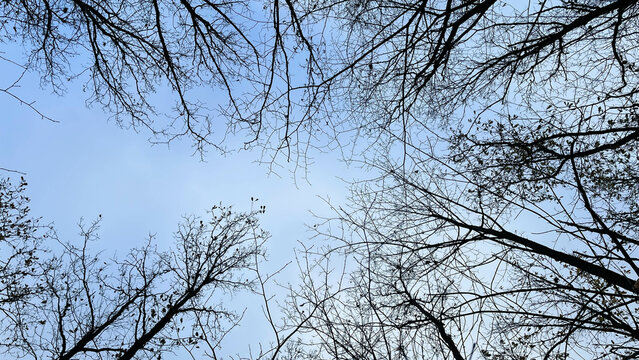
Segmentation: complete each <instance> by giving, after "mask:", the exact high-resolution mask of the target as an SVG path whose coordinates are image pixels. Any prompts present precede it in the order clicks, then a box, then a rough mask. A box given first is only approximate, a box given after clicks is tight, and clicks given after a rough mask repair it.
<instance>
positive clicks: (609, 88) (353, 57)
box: [290, 1, 639, 359]
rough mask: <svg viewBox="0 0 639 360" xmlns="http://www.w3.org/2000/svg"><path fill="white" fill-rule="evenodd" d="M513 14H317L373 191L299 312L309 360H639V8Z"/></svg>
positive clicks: (593, 5)
mask: <svg viewBox="0 0 639 360" xmlns="http://www.w3.org/2000/svg"><path fill="white" fill-rule="evenodd" d="M512 4H513V3H512V2H510V3H509V2H500V1H418V2H392V3H381V2H355V3H345V4H344V3H338V2H324V3H323V6H319V7H318V8H319V9H321V10H318V11H324V12H325V13H327V14H331V15H332V16H333V17H334V18H335V19H336V22H338V23H339V24H340V25H341V26H342V28H341V29H345V31H347V35H345V36H344V37H343V39H346V40H345V42H344V43H343V44H342V45H343V46H342V47H341V48H336V49H337V50H336V52H339V53H340V54H342V55H343V56H342V57H337V56H336V57H334V59H338V60H336V61H335V63H334V64H333V66H334V68H335V67H336V68H338V69H341V70H338V71H336V72H334V75H333V76H332V77H330V78H328V79H327V80H326V82H325V84H326V86H332V87H333V91H337V92H339V93H341V94H342V95H343V97H342V99H348V100H349V102H348V103H347V104H346V105H345V106H343V108H344V109H345V110H346V111H347V112H348V117H350V120H349V122H348V123H345V124H347V125H348V124H351V125H353V124H354V125H356V126H357V127H358V128H357V129H358V130H357V132H356V135H357V136H361V135H362V134H364V135H365V139H368V141H370V142H372V143H374V144H376V145H377V146H375V147H372V148H369V150H368V151H367V152H364V156H363V159H362V162H363V163H364V165H365V166H368V167H369V168H370V169H371V170H372V171H374V173H375V174H376V175H377V176H378V177H375V178H373V179H372V180H370V181H366V182H361V183H358V184H355V186H354V188H353V198H352V202H351V207H350V208H347V209H344V210H341V209H338V210H337V211H338V214H339V216H338V219H337V221H338V223H339V224H341V227H339V226H335V223H334V222H329V224H330V227H328V228H324V229H322V227H320V233H321V234H323V235H325V236H327V237H328V238H329V239H332V242H329V243H328V249H325V250H322V251H320V250H317V249H314V250H313V253H311V254H309V255H313V256H311V258H312V259H311V261H310V263H313V261H317V262H318V263H317V264H322V266H321V267H317V266H318V265H316V267H315V268H314V269H315V271H314V272H312V274H315V275H316V274H318V273H320V274H324V278H322V277H321V276H320V277H319V278H318V277H317V276H315V277H311V275H305V276H304V279H305V281H304V285H303V286H302V287H301V288H300V289H299V290H297V291H296V297H293V299H296V300H291V301H292V304H297V305H298V306H297V307H293V306H290V309H291V316H292V317H297V318H299V319H303V318H304V316H303V314H302V312H301V311H302V310H301V308H300V306H301V305H304V306H306V304H311V305H313V306H319V308H320V309H321V311H315V312H314V316H313V317H312V318H311V320H310V321H307V322H306V325H307V326H306V327H305V330H306V331H308V336H309V339H311V340H308V341H306V344H307V345H308V348H307V349H306V356H307V357H308V358H313V357H322V356H323V357H324V358H335V357H338V358H341V357H343V358H388V359H391V358H430V357H435V358H456V359H461V358H465V359H467V358H471V357H473V358H477V357H484V358H498V359H499V358H501V359H532V358H542V359H565V358H601V359H608V358H610V359H612V358H636V357H637V356H639V347H637V340H638V338H637V336H638V333H637V328H638V326H637V320H638V319H637V316H636V313H637V306H636V302H637V296H638V294H639V285H637V284H639V282H637V278H638V277H639V258H638V257H637V244H638V243H637V234H638V230H639V228H638V225H639V224H638V223H637V220H636V219H637V213H638V211H639V206H638V204H637V194H638V193H639V188H638V187H637V186H638V185H637V184H638V182H637V179H638V178H639V158H638V157H637V140H638V139H639V137H638V134H639V132H637V131H638V130H639V128H638V126H639V115H638V111H637V104H638V101H637V80H638V78H637V75H638V71H639V69H638V68H637V67H636V65H635V63H636V62H637V59H638V56H639V54H638V53H637V44H639V42H638V41H637V40H638V39H637V32H636V29H637V15H638V14H639V6H638V5H637V3H636V2H635V1H607V2H574V1H542V2H538V3H534V4H533V3H530V4H521V7H518V6H519V5H512ZM344 116H346V115H344ZM369 134H370V135H369ZM370 149H372V151H371V150H370ZM340 254H341V257H340V256H339V255H340ZM335 258H337V259H342V260H344V259H346V264H347V266H346V267H345V268H344V270H341V271H340V268H339V267H338V266H336V264H338V263H341V262H340V261H336V260H335ZM313 259H315V260H313ZM327 259H328V260H327ZM335 272H337V273H338V274H339V273H343V275H341V276H343V279H344V280H343V282H341V283H340V282H336V281H335V279H334V275H331V274H335ZM341 276H338V278H341ZM327 299H328V300H327ZM313 337H314V338H313ZM302 339H304V338H302ZM312 339H317V340H316V341H313V340H312Z"/></svg>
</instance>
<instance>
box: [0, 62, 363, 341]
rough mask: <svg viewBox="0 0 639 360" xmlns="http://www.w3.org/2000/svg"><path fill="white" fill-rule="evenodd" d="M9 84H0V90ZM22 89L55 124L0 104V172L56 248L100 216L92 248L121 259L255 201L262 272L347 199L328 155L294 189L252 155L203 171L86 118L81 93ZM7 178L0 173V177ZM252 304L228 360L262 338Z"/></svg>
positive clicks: (185, 156) (182, 145)
mask: <svg viewBox="0 0 639 360" xmlns="http://www.w3.org/2000/svg"><path fill="white" fill-rule="evenodd" d="M0 71H2V72H3V73H4V74H12V73H15V72H16V71H17V69H16V68H15V67H13V66H11V65H8V64H6V63H5V64H0ZM10 80H11V79H10V78H9V77H5V79H4V80H3V81H5V83H3V84H0V86H6V85H7V82H8V81H10ZM21 84H22V86H21V88H20V89H18V90H17V93H19V94H21V96H23V97H24V99H25V100H36V101H37V102H36V104H35V105H36V106H37V108H38V109H39V110H40V111H42V112H43V113H45V114H46V115H47V116H50V117H52V118H54V119H56V120H58V121H59V123H52V122H49V121H47V120H44V119H41V118H39V117H38V115H37V114H35V113H34V112H33V111H31V110H29V109H28V108H27V107H26V106H24V105H20V104H19V103H18V102H17V101H15V100H14V99H12V98H10V97H9V96H6V95H0V106H1V108H2V109H3V126H2V129H1V130H0V167H3V168H9V169H14V170H18V171H21V172H24V173H26V176H25V178H26V179H27V181H28V182H29V186H28V195H29V196H30V197H31V198H32V201H31V208H32V214H33V215H35V216H42V217H43V220H44V222H52V223H53V224H54V225H55V228H56V230H57V232H58V235H59V237H60V239H62V240H80V238H79V237H78V236H77V234H78V227H77V223H78V221H79V220H80V218H82V217H84V218H85V219H86V220H87V221H90V220H92V219H95V218H96V217H97V216H98V214H102V219H103V220H102V223H101V229H100V236H101V240H100V242H99V243H98V244H96V246H97V248H96V249H95V250H99V249H104V250H106V251H105V254H111V253H113V252H117V253H118V254H119V255H121V256H123V255H125V254H126V253H127V252H128V249H130V248H131V247H134V246H139V245H142V244H143V243H144V241H145V239H146V238H147V236H148V234H149V233H154V234H157V238H156V239H157V241H158V244H160V246H164V245H167V244H169V243H170V241H171V240H172V232H173V231H175V229H176V225H177V223H178V222H179V221H180V219H181V217H182V216H183V215H189V214H196V215H200V216H205V215H206V211H207V209H209V208H210V207H211V206H212V205H214V204H217V203H220V202H222V203H223V204H225V205H234V206H235V209H236V210H239V211H241V210H249V209H250V206H251V201H250V198H251V197H257V198H259V199H260V201H259V203H260V205H266V207H267V212H266V214H265V215H263V216H262V226H263V228H265V229H266V230H267V231H269V232H270V233H271V235H272V237H271V239H270V241H269V243H268V253H269V254H270V259H269V263H268V264H266V265H265V270H266V271H268V270H269V269H271V270H272V269H275V268H278V267H280V266H281V265H283V264H285V263H286V262H287V261H290V260H293V256H294V253H293V248H294V247H295V246H296V245H297V242H298V241H305V239H307V238H308V237H309V235H310V234H309V233H308V231H307V228H306V225H305V224H308V223H312V222H313V217H312V216H311V215H310V213H309V211H313V212H314V213H316V214H320V215H321V214H325V215H328V214H330V213H331V212H330V210H329V208H328V206H326V204H325V202H324V200H322V198H327V197H330V199H331V200H332V201H334V204H340V203H342V202H343V200H344V198H345V196H346V194H347V187H346V186H345V184H344V183H343V182H342V181H341V180H339V179H338V178H337V176H338V175H339V176H341V177H346V178H349V177H352V176H351V171H352V170H349V169H347V168H346V167H345V166H344V165H343V164H342V163H341V162H339V161H338V155H337V154H330V153H328V154H324V155H321V154H314V155H315V159H314V161H315V163H314V164H313V165H311V168H310V169H309V170H310V171H309V177H308V179H307V180H305V179H303V178H299V177H298V179H297V181H294V179H292V177H291V173H290V171H289V170H290V169H287V168H286V166H285V167H284V168H282V169H281V170H280V173H279V174H277V175H279V176H277V175H273V174H271V175H270V176H269V174H268V168H267V167H266V166H264V165H259V164H257V163H256V162H255V160H257V159H258V158H259V154H260V153H259V151H254V152H246V151H243V152H240V153H234V154H230V155H227V156H220V155H219V154H217V153H216V152H215V151H211V152H209V153H208V154H207V156H206V158H205V161H204V162H203V161H201V160H200V158H199V156H197V155H196V156H193V150H192V148H191V147H190V144H189V143H188V142H187V141H182V142H175V143H173V144H172V145H171V147H170V148H168V147H167V146H165V145H155V146H152V145H151V144H150V143H149V142H148V141H147V139H148V137H149V134H148V133H147V132H145V131H143V130H141V131H140V133H136V132H134V131H132V130H123V129H120V128H118V127H117V126H116V124H114V123H113V121H110V122H109V121H108V115H107V114H105V113H104V112H103V111H102V110H101V109H100V108H99V107H93V108H92V109H88V108H87V107H86V106H85V99H86V94H83V93H82V92H81V90H80V88H81V84H73V85H72V86H71V87H70V89H69V92H68V93H67V94H65V95H64V96H63V97H59V96H57V95H51V94H50V90H49V89H47V88H45V89H40V86H39V78H38V77H37V76H35V75H31V76H27V77H25V78H24V79H23V81H22V82H21ZM231 140H232V139H231ZM239 141H241V139H240V140H239ZM258 150H259V149H258ZM290 166H291V168H292V166H293V164H290ZM8 175H10V174H9V173H7V172H5V171H0V176H2V177H6V176H8ZM295 271H296V269H295V268H291V269H290V271H288V272H287V273H284V274H282V276H281V277H280V279H279V280H280V281H281V282H284V283H285V282H287V281H288V280H294V276H295ZM275 290H276V288H273V291H275ZM255 300H259V299H255V298H253V299H244V300H241V301H240V302H239V303H240V304H242V305H241V306H247V307H254V308H255V309H254V310H255V311H252V312H249V313H247V317H246V319H245V323H246V324H248V326H247V327H244V329H250V335H251V336H250V337H248V338H247V337H246V334H245V333H243V331H246V330H243V329H238V330H237V331H236V333H235V336H232V337H230V338H229V341H228V342H227V344H228V346H229V348H227V350H228V351H231V352H232V353H236V352H244V351H245V350H247V348H246V345H247V344H245V343H244V342H245V340H246V339H254V340H253V341H252V343H253V345H255V343H256V341H258V340H259V338H260V336H259V331H257V329H262V330H261V331H265V332H267V331H268V328H267V326H266V322H265V320H264V319H263V317H262V315H261V310H259V306H260V304H259V303H251V301H255ZM236 301H237V300H236ZM231 347H232V348H233V349H234V350H230V348H231Z"/></svg>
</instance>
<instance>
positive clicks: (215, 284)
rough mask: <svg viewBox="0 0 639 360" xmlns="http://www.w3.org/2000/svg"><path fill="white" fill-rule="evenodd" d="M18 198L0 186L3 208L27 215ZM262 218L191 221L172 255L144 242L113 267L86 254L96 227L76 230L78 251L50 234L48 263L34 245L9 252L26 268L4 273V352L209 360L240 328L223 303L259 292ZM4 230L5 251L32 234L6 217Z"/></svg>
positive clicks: (226, 214)
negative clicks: (53, 244)
mask: <svg viewBox="0 0 639 360" xmlns="http://www.w3.org/2000/svg"><path fill="white" fill-rule="evenodd" d="M23 184H24V183H23ZM22 189H23V185H21V186H19V187H18V188H17V189H16V188H12V187H10V186H9V185H8V182H3V192H2V198H3V208H6V209H14V208H17V210H15V212H18V213H21V214H23V215H26V212H27V208H26V207H25V206H26V205H25V201H26V199H25V198H20V196H21V195H20V192H21V191H22ZM5 200H6V202H5ZM4 205H6V206H4ZM10 211H14V210H10ZM260 212H262V211H261V210H260V211H258V212H251V213H235V212H233V211H231V209H230V208H226V207H214V208H213V210H212V211H211V219H210V221H207V222H204V221H203V220H200V219H199V218H195V217H190V218H186V219H185V220H184V222H182V223H181V224H180V225H179V228H178V231H177V232H176V234H175V238H176V243H175V247H174V248H173V249H172V250H170V251H167V252H160V251H158V250H156V249H155V247H154V245H153V244H152V241H151V240H152V239H149V241H148V243H147V245H146V246H145V247H143V248H139V249H134V250H132V251H131V252H130V253H129V255H128V256H127V257H125V258H124V259H119V260H118V259H107V258H105V257H104V255H103V254H99V253H94V252H92V251H91V248H92V247H94V246H95V245H94V244H93V242H94V241H95V240H97V231H98V228H99V226H98V225H99V219H98V220H96V221H95V222H92V223H91V224H90V225H88V226H86V225H81V230H82V235H83V241H82V242H81V243H80V244H77V245H76V244H73V243H66V242H60V241H59V240H57V237H56V236H55V235H54V234H52V236H51V237H50V239H49V241H57V242H58V243H59V245H60V247H61V250H59V251H55V250H51V251H50V252H49V253H46V254H45V253H44V250H43V249H45V246H46V245H47V244H43V243H41V242H39V243H38V244H36V246H34V249H33V250H30V249H29V251H33V252H27V253H24V251H23V249H21V248H19V247H14V249H13V252H11V251H8V252H7V253H8V254H10V256H9V258H10V260H12V261H18V260H19V261H21V262H24V263H20V264H16V265H15V266H13V267H10V266H5V268H4V273H3V283H4V284H6V286H4V287H3V298H2V299H3V301H2V305H1V310H2V312H3V315H4V316H3V318H2V323H3V331H2V334H3V341H2V352H3V353H5V354H7V355H10V356H14V357H17V358H31V359H38V358H43V357H45V358H54V359H77V358H83V359H93V358H95V359H98V358H104V357H105V356H107V357H115V358H118V359H132V358H161V357H162V355H163V354H166V353H167V352H171V351H174V350H177V349H180V348H181V349H185V350H186V351H189V352H195V353H196V354H199V355H200V356H207V355H208V356H210V357H212V358H216V351H219V346H220V342H221V340H222V339H223V337H224V336H225V335H226V333H227V332H228V331H229V330H230V329H232V328H233V327H234V326H235V325H237V323H238V321H239V320H240V319H241V316H240V315H238V314H236V313H234V309H226V307H225V306H224V305H223V299H224V298H225V297H226V296H227V295H228V294H237V293H238V292H240V291H251V290H252V289H254V286H255V285H256V283H255V281H256V279H255V277H254V271H255V261H260V258H261V257H262V256H263V250H262V245H263V243H264V241H265V240H266V238H267V234H266V233H265V232H263V231H262V230H260V229H259V227H258V224H257V215H258V213H260ZM5 213H6V211H5ZM16 228H20V230H19V232H20V234H19V235H18V230H13V229H16ZM2 229H3V239H6V241H7V243H8V244H12V242H13V243H15V241H14V238H15V237H16V236H33V231H34V230H35V229H37V227H36V226H35V224H34V223H30V222H29V221H26V220H25V219H23V218H20V217H18V218H16V217H15V216H13V217H11V216H9V217H3V223H2ZM5 229H10V230H7V231H5ZM9 231H13V232H14V233H13V234H10V233H9ZM23 231H26V234H27V235H22V232H23ZM50 234H51V233H50ZM21 244H28V243H27V242H25V243H21ZM39 253H43V255H39ZM34 254H38V256H40V257H39V258H38V257H36V255H34ZM44 255H47V256H44ZM23 258H24V261H23ZM4 264H9V265H11V263H10V262H9V261H5V262H4ZM13 269H21V270H22V272H19V273H17V275H16V271H14V270H13ZM5 273H6V276H5ZM5 279H6V280H5Z"/></svg>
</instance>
